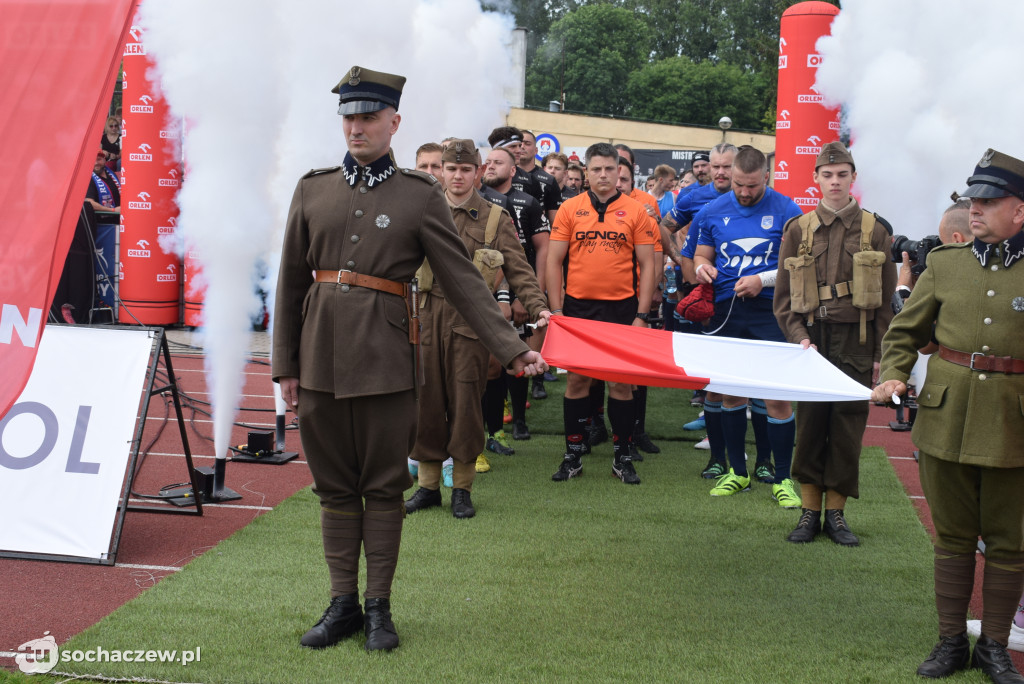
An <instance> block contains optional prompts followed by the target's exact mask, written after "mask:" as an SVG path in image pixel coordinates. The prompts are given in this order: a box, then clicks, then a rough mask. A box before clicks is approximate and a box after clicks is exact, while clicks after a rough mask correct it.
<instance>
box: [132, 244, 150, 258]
mask: <svg viewBox="0 0 1024 684" xmlns="http://www.w3.org/2000/svg"><path fill="white" fill-rule="evenodd" d="M135 244H137V245H138V246H139V248H138V249H129V250H128V256H130V257H139V258H141V259H148V258H149V242H147V241H146V240H139V241H138V242H136V243H135Z"/></svg>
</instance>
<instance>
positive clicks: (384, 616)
mask: <svg viewBox="0 0 1024 684" xmlns="http://www.w3.org/2000/svg"><path fill="white" fill-rule="evenodd" d="M364 621H365V627H366V650H367V651H390V650H391V649H394V648H398V632H397V631H395V623H394V622H392V621H391V601H390V600H389V599H386V598H368V599H366V616H365V617H364Z"/></svg>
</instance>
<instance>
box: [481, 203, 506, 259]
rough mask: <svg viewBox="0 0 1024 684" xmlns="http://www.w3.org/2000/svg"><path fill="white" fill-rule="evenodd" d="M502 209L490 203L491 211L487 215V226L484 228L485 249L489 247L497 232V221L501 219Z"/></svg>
mask: <svg viewBox="0 0 1024 684" xmlns="http://www.w3.org/2000/svg"><path fill="white" fill-rule="evenodd" d="M501 212H502V209H501V207H499V206H498V205H497V204H492V205H491V213H490V214H488V215H487V227H486V228H484V244H485V245H486V246H487V249H490V248H491V243H493V242H494V236H495V235H497V234H498V221H499V220H500V219H501Z"/></svg>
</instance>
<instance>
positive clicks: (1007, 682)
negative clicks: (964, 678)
mask: <svg viewBox="0 0 1024 684" xmlns="http://www.w3.org/2000/svg"><path fill="white" fill-rule="evenodd" d="M971 667H976V668H978V669H979V670H981V671H982V672H984V673H985V674H987V675H988V677H989V679H991V680H992V681H993V682H995V684H1024V677H1022V676H1021V674H1020V673H1019V672H1017V668H1015V667H1014V666H1013V661H1012V660H1010V654H1009V653H1007V652H1006V647H1005V646H1003V645H1002V644H1001V643H999V642H998V641H995V640H993V639H989V638H988V637H987V636H985V635H984V634H982V635H981V637H979V638H978V643H976V644H974V655H972V656H971Z"/></svg>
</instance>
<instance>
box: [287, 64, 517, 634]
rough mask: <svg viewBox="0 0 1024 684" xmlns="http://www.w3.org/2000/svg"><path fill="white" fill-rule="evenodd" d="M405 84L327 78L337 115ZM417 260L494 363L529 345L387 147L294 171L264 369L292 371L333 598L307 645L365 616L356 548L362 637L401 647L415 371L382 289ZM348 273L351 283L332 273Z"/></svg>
mask: <svg viewBox="0 0 1024 684" xmlns="http://www.w3.org/2000/svg"><path fill="white" fill-rule="evenodd" d="M404 82H405V79H404V78H402V77H400V76H394V75H391V74H382V73H378V72H374V71H370V70H368V69H360V68H359V67H353V68H352V70H350V71H349V73H348V74H347V75H346V77H345V78H344V79H343V80H342V81H341V83H339V84H338V86H337V87H336V88H335V89H334V92H337V93H339V94H340V97H341V106H340V108H339V113H340V114H342V115H344V116H352V115H354V116H360V115H365V114H370V113H373V112H378V111H380V110H382V109H384V108H386V107H389V106H390V107H394V108H395V109H396V110H397V108H398V100H399V97H400V95H401V89H402V86H403V84H404ZM396 116H397V115H396ZM396 125H397V124H396ZM388 140H390V138H388ZM350 145H351V142H350ZM424 257H428V258H429V259H430V263H431V265H432V266H433V270H434V274H435V276H436V277H437V279H438V281H439V282H441V283H442V284H444V285H445V286H446V291H447V293H448V298H449V300H450V301H451V302H452V304H453V305H454V306H455V307H456V308H457V309H458V310H459V312H460V313H461V314H462V316H463V317H464V318H465V320H466V322H467V323H468V324H469V325H470V326H471V327H472V328H473V329H474V330H475V331H476V332H477V334H478V335H479V336H480V338H481V340H483V341H484V343H485V344H486V345H487V346H488V347H489V348H490V349H491V350H492V352H493V353H494V354H495V356H497V357H498V359H499V360H501V361H502V363H505V364H509V363H511V361H512V360H513V359H514V358H516V357H517V356H519V355H520V354H522V353H525V352H528V351H529V348H528V347H527V346H526V345H525V344H524V343H523V342H522V341H520V340H519V337H518V336H517V335H516V334H515V331H514V330H512V328H511V327H510V326H509V325H508V323H507V322H506V321H505V319H504V317H503V316H502V315H501V313H500V311H499V310H498V308H497V307H496V306H495V305H494V300H493V299H491V296H490V293H489V292H488V291H487V288H486V287H485V286H484V283H483V281H482V279H481V278H480V273H479V271H477V269H476V267H475V266H474V265H473V263H472V261H470V259H469V255H468V254H467V253H466V248H465V246H464V245H463V244H462V240H460V239H459V235H458V233H457V232H456V230H455V226H454V225H453V224H452V215H451V211H450V210H449V209H448V204H447V202H446V201H445V198H444V195H443V193H442V192H441V188H440V185H439V184H438V183H437V182H436V181H435V180H434V179H433V178H432V177H430V176H429V175H427V174H423V173H420V172H417V171H410V170H407V169H399V168H398V167H397V166H396V165H395V163H394V159H393V157H392V155H391V154H390V152H388V153H386V154H384V155H383V156H381V157H380V158H378V159H376V160H374V161H372V162H369V163H366V164H365V165H360V164H359V163H357V162H356V160H355V158H354V157H353V156H352V154H351V152H350V153H346V155H345V160H344V163H343V165H342V166H341V167H337V168H334V169H326V170H324V171H322V172H316V171H314V172H310V173H309V174H306V175H305V176H303V178H302V179H301V180H300V181H299V183H298V187H296V189H295V194H294V196H293V198H292V204H291V208H290V209H289V212H288V224H287V227H286V230H285V237H284V245H283V249H282V252H281V269H280V276H279V279H278V287H277V304H276V309H275V316H274V348H273V370H272V375H273V378H274V380H275V381H277V380H281V379H283V378H298V381H299V387H300V388H301V391H300V396H301V400H300V401H299V405H298V415H299V430H300V435H301V438H302V446H303V451H304V453H305V456H306V460H307V462H308V463H309V468H310V471H311V472H312V474H313V490H314V492H315V493H316V494H317V496H318V497H319V498H320V505H321V528H322V533H323V543H324V555H325V558H326V560H327V566H328V569H329V570H330V575H331V596H332V597H333V598H332V602H331V606H330V607H329V608H328V611H327V612H326V613H325V614H324V617H323V618H322V620H321V622H320V623H317V625H316V626H314V628H313V629H311V630H310V631H309V632H307V634H306V635H305V636H304V637H303V641H302V643H303V645H305V646H309V647H313V648H322V647H324V646H329V645H331V644H333V643H336V642H337V641H338V640H339V639H340V638H344V637H347V636H350V635H351V634H353V633H354V631H357V630H354V628H355V626H356V625H357V623H358V625H359V626H360V627H361V626H362V615H361V611H360V607H359V602H358V593H357V592H358V584H357V581H358V572H359V556H360V549H362V551H363V553H364V555H365V557H366V592H365V596H366V599H367V614H366V632H367V636H368V639H367V645H366V647H367V649H368V650H375V649H389V648H394V647H395V646H397V645H398V638H397V635H395V633H394V625H393V624H392V623H391V618H390V604H389V603H388V600H389V597H390V594H391V581H392V578H393V576H394V571H395V567H396V565H397V562H398V549H399V544H400V540H401V530H402V520H403V518H404V516H405V505H404V502H403V500H402V494H403V492H404V490H405V489H407V488H408V487H410V486H411V485H412V479H411V477H410V476H409V471H408V469H407V467H406V457H407V456H408V455H409V452H410V450H411V449H412V446H413V442H414V440H415V436H416V398H415V394H414V385H415V383H416V375H415V373H414V362H413V349H414V347H413V346H412V345H410V332H409V327H410V326H411V325H416V321H412V320H410V317H409V313H408V310H407V307H406V302H405V301H403V298H402V296H401V295H400V294H394V293H391V292H387V291H384V290H381V289H380V287H385V288H386V287H391V286H395V285H397V286H398V288H399V292H401V287H402V285H403V284H405V283H408V282H409V281H410V280H411V279H412V277H413V275H414V274H415V273H416V269H417V268H418V267H419V266H420V264H421V263H422V262H423V259H424ZM314 273H315V274H316V275H314ZM324 276H326V278H324ZM365 276H369V277H371V278H375V279H380V280H366V279H365ZM357 277H358V278H360V279H361V283H362V284H359V283H351V284H349V283H341V282H337V281H338V280H340V279H346V280H351V279H353V278H357ZM332 281H333V282H332ZM371 609H372V610H371Z"/></svg>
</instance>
